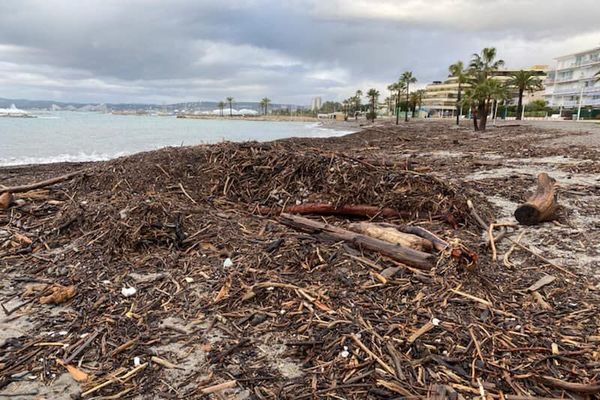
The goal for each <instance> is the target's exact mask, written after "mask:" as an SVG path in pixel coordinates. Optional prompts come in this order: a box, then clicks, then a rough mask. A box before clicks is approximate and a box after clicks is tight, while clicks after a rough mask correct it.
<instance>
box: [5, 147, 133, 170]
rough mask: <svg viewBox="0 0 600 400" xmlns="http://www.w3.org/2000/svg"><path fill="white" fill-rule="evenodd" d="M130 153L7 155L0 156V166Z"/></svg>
mask: <svg viewBox="0 0 600 400" xmlns="http://www.w3.org/2000/svg"><path fill="white" fill-rule="evenodd" d="M129 154H131V153H130V152H125V151H121V152H117V153H112V154H109V153H83V152H80V153H77V154H59V155H56V156H48V157H9V158H0V166H3V167H8V166H15V165H28V164H53V163H60V162H85V161H106V160H111V159H113V158H117V157H122V156H126V155H129Z"/></svg>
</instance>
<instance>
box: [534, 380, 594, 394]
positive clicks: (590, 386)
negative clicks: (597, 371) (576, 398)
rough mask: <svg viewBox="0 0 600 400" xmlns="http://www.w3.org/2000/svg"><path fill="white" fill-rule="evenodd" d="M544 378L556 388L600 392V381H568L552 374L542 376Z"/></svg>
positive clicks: (592, 392)
mask: <svg viewBox="0 0 600 400" xmlns="http://www.w3.org/2000/svg"><path fill="white" fill-rule="evenodd" d="M541 378H542V380H543V381H544V382H545V383H546V384H547V385H548V386H553V387H555V388H559V389H563V390H568V391H570V392H577V393H587V394H595V393H600V382H594V383H587V384H586V383H574V382H566V381H563V380H560V379H556V378H553V377H551V376H542V377H541Z"/></svg>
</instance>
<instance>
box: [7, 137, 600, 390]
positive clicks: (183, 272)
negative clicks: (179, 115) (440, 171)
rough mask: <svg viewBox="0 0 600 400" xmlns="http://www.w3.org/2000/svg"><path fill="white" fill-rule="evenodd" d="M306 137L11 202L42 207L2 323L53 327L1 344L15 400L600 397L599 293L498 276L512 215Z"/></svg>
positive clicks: (528, 277) (15, 254) (125, 161)
mask: <svg viewBox="0 0 600 400" xmlns="http://www.w3.org/2000/svg"><path fill="white" fill-rule="evenodd" d="M377 135H379V136H381V135H383V134H382V133H381V132H378V133H373V132H370V131H365V132H363V133H361V134H358V135H357V136H355V139H353V140H358V141H359V143H362V140H372V138H375V137H378V136H377ZM340 140H341V139H340ZM344 140H350V139H344ZM387 140H390V141H391V142H393V141H395V143H397V142H398V141H399V140H400V141H401V140H402V139H401V138H400V139H399V138H398V136H397V134H396V133H393V132H392V133H390V136H389V138H388V139H387ZM406 140H408V139H406ZM306 141H307V140H304V141H302V140H290V141H282V142H274V143H267V144H262V143H244V144H231V143H222V144H218V145H214V146H197V147H190V148H169V149H163V150H160V151H156V152H149V153H142V154H138V155H134V156H131V157H127V158H121V159H117V160H113V161H109V162H102V163H96V164H92V165H89V166H87V167H86V169H85V173H82V172H80V171H75V172H72V173H68V174H66V175H62V176H60V177H59V178H56V179H49V180H46V181H44V182H40V184H31V183H29V182H20V183H21V184H20V185H17V186H12V189H11V188H10V187H9V188H4V189H2V191H4V192H6V193H13V194H14V196H15V198H16V199H17V200H19V199H21V200H23V201H22V202H21V203H20V204H12V205H11V206H10V207H9V208H8V209H7V210H4V211H0V221H1V223H2V226H1V228H0V229H1V230H0V232H1V233H0V235H1V236H0V241H1V247H0V260H1V262H2V274H3V277H4V278H3V279H5V280H6V282H10V284H9V285H7V286H5V287H4V288H3V292H2V296H3V297H2V307H3V309H4V314H5V315H3V316H2V318H3V319H4V321H3V322H7V321H8V320H10V321H13V322H14V321H19V320H28V321H30V322H31V323H32V324H33V325H34V326H35V329H31V330H30V331H28V332H27V333H26V334H23V335H17V336H14V337H10V338H8V339H6V340H3V341H2V342H0V394H2V393H3V392H2V390H8V389H9V388H10V386H11V385H12V384H13V383H14V382H18V381H20V380H23V379H29V378H27V377H28V376H36V377H37V379H39V380H41V381H42V382H44V383H51V382H52V380H53V379H54V377H55V376H57V375H59V374H61V373H64V372H65V370H66V371H68V373H70V374H71V375H72V376H74V378H75V379H76V380H78V381H80V382H81V385H82V388H81V393H80V395H81V397H83V398H96V397H97V396H105V397H104V398H126V397H128V396H130V397H133V396H135V395H136V394H143V395H150V396H152V397H153V398H234V397H227V396H230V395H231V396H233V395H234V394H235V395H236V396H237V395H239V396H247V397H246V398H256V399H302V398H304V399H309V398H325V397H327V396H337V397H336V398H346V399H366V398H369V399H390V398H409V399H417V398H427V397H429V398H432V399H446V398H473V397H475V396H482V397H485V398H487V399H489V398H492V399H515V400H516V399H525V398H528V399H534V398H561V397H564V396H579V395H594V394H597V393H600V383H599V382H598V374H599V372H600V358H599V354H598V343H599V342H600V331H599V326H600V325H599V321H598V311H597V307H598V304H600V294H599V293H598V290H597V288H596V287H595V286H594V285H593V284H592V283H591V282H589V283H588V282H587V281H586V280H579V279H574V277H573V276H574V275H576V274H577V272H575V271H570V270H567V269H564V268H563V269H562V270H561V269H556V270H554V271H553V272H552V276H550V275H548V274H547V273H546V271H545V268H544V267H543V265H542V266H540V265H539V264H536V263H535V262H532V263H530V264H529V265H528V266H527V267H525V266H524V265H517V264H516V261H515V260H514V255H513V260H508V257H510V254H508V256H507V257H504V258H502V257H500V259H503V260H505V263H504V265H508V266H506V267H505V266H503V264H502V262H500V263H497V262H495V261H493V260H492V257H491V252H490V251H489V250H488V248H487V247H486V246H485V243H484V244H483V245H482V238H484V239H485V236H482V231H483V232H487V230H488V228H489V227H490V223H489V222H487V221H490V220H491V221H494V218H493V215H494V212H493V209H492V207H491V206H490V205H489V204H488V203H487V202H486V200H485V199H484V198H483V197H481V196H479V197H478V194H477V193H476V192H475V191H474V190H473V189H472V188H470V187H469V186H468V185H466V184H461V185H459V186H457V185H456V184H455V183H449V182H448V181H447V180H444V179H441V178H440V177H439V176H435V175H431V174H426V173H422V172H415V171H414V170H410V169H409V168H408V167H406V168H399V167H398V165H399V164H398V163H396V162H393V161H390V162H378V163H377V162H374V161H373V160H375V159H376V157H375V156H373V155H371V156H369V157H366V158H363V159H362V161H360V160H359V158H358V157H354V158H353V157H349V156H346V155H344V154H343V151H347V152H350V151H351V150H350V149H351V146H348V147H346V148H345V150H344V149H342V148H340V146H341V145H340V144H339V143H340V142H338V143H337V144H335V146H334V145H329V144H328V143H329V141H327V140H324V141H322V142H314V143H313V142H310V143H312V146H307V143H306ZM349 143H355V142H349ZM353 145H354V146H356V144H353ZM328 146H329V147H328ZM404 159H406V158H404ZM364 160H371V161H369V162H367V161H364ZM405 165H408V163H405ZM14 188H17V190H14ZM42 188H43V189H44V191H43V192H39V190H40V189H42ZM468 198H470V199H472V200H473V201H472V202H470V203H469V204H468V203H467V199H468ZM474 204H475V205H474ZM365 206H368V207H369V208H365ZM311 207H313V208H312V211H313V212H310V209H311ZM327 207H328V208H327ZM357 209H358V210H360V212H356V210H357ZM299 210H300V211H299ZM307 210H309V211H307ZM340 210H342V211H343V212H341V211H340ZM294 211H296V212H298V213H300V214H304V215H305V216H299V215H293V214H292V213H294ZM514 229H517V228H514ZM492 230H493V229H492ZM490 238H491V240H492V243H494V238H495V242H496V243H497V242H498V240H499V239H498V237H497V236H496V237H495V236H494V235H493V232H492V234H491V235H490ZM509 239H510V238H509ZM511 240H512V239H511ZM519 240H520V238H519ZM519 240H517V241H515V242H514V243H515V245H518V246H524V247H526V246H525V245H522V244H521V243H520V242H519ZM520 250H521V248H520V247H515V246H513V248H512V249H511V253H512V252H516V251H520ZM533 260H535V261H539V259H533ZM40 284H43V285H44V286H40V288H39V289H30V290H28V289H27V288H28V287H29V286H32V285H40ZM8 286H10V288H12V292H10V293H9V292H7V288H8ZM129 288H131V289H134V291H130V290H129ZM124 289H128V292H127V293H130V292H132V293H133V294H131V295H128V296H125V295H123V294H122V290H124ZM26 293H27V294H26ZM37 299H39V301H38V300H37ZM9 303H10V304H9ZM238 398H243V397H238ZM564 398H566V397H564Z"/></svg>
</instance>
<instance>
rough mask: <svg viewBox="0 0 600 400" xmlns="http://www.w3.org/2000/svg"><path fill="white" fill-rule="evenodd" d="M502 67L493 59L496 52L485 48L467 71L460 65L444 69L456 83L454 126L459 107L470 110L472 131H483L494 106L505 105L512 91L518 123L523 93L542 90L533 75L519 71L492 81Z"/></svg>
mask: <svg viewBox="0 0 600 400" xmlns="http://www.w3.org/2000/svg"><path fill="white" fill-rule="evenodd" d="M503 65H504V61H503V60H500V59H496V49H495V48H493V47H486V48H484V49H483V50H482V51H481V53H480V54H473V56H472V57H471V61H470V63H469V66H468V67H465V65H464V63H463V62H462V61H458V62H456V63H454V64H452V65H450V67H448V71H449V72H450V76H452V77H454V78H456V80H457V83H458V95H457V99H456V124H457V125H458V124H459V122H460V115H461V114H462V107H463V106H467V107H470V110H471V115H472V119H473V128H474V130H476V131H477V130H481V131H484V130H485V128H486V125H487V118H488V115H489V114H490V112H492V111H493V107H494V105H497V104H498V102H500V101H507V100H508V99H509V97H510V94H511V91H513V90H516V91H517V93H518V103H517V119H519V120H520V119H521V115H522V112H523V95H524V93H525V92H526V91H528V92H533V91H535V90H540V89H542V82H541V80H540V79H539V78H538V77H537V74H536V73H535V72H534V71H524V70H520V71H516V72H513V73H512V74H511V76H510V78H509V79H508V80H507V81H506V82H504V83H503V82H501V81H500V80H498V79H497V78H496V71H498V70H499V69H500V67H502V66H503ZM463 89H464V98H463V97H462V94H463Z"/></svg>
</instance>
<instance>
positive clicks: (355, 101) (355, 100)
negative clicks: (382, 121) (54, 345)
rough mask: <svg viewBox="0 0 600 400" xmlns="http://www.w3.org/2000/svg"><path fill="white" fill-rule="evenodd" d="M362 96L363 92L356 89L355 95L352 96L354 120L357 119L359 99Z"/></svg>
mask: <svg viewBox="0 0 600 400" xmlns="http://www.w3.org/2000/svg"><path fill="white" fill-rule="evenodd" d="M362 95H363V92H362V90H360V89H358V90H357V91H356V93H355V94H354V106H355V110H354V119H358V112H359V111H360V98H361V97H362Z"/></svg>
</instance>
